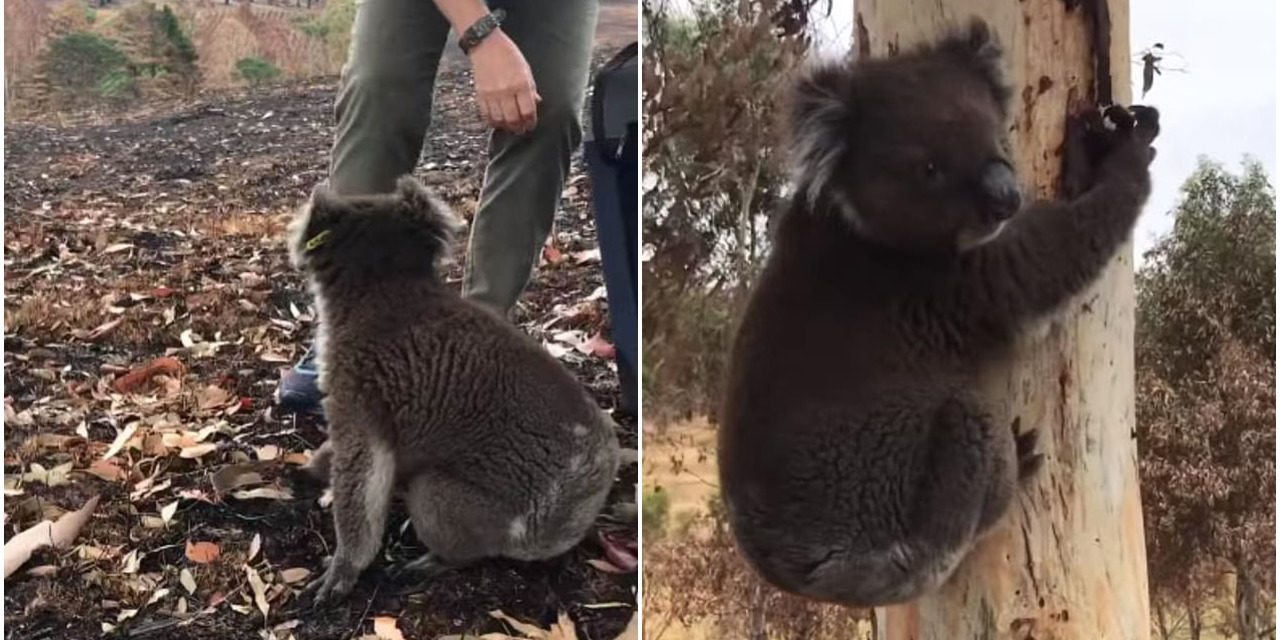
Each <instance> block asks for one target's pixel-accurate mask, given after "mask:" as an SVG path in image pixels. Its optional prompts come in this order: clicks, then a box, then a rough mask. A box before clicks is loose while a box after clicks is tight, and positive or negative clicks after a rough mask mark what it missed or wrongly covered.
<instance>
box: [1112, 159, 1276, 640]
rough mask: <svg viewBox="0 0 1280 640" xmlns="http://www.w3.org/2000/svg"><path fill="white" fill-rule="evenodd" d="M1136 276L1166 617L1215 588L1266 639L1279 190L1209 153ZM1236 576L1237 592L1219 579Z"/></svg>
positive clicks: (1142, 440) (1189, 611) (1157, 580)
mask: <svg viewBox="0 0 1280 640" xmlns="http://www.w3.org/2000/svg"><path fill="white" fill-rule="evenodd" d="M1174 216H1175V223H1174V228H1173V232H1172V233H1170V234H1169V235H1168V236H1166V237H1164V238H1163V239H1162V240H1160V241H1159V242H1158V243H1157V244H1156V246H1155V248H1153V249H1152V250H1151V251H1149V252H1148V253H1147V255H1146V264H1145V265H1144V266H1143V269H1142V270H1141V271H1140V272H1139V274H1138V280H1137V284H1138V326H1137V366H1138V403H1137V410H1138V443H1139V448H1140V451H1141V457H1140V460H1141V470H1142V498H1143V507H1144V512H1145V514H1146V521H1147V550H1148V557H1149V563H1150V579H1151V590H1152V596H1153V600H1154V601H1155V604H1156V607H1157V619H1158V620H1159V619H1161V618H1164V617H1167V616H1168V615H1169V612H1167V611H1165V610H1167V609H1171V608H1176V609H1180V610H1181V612H1180V613H1181V614H1182V615H1184V616H1186V617H1187V619H1188V627H1189V630H1190V631H1191V632H1192V636H1193V637H1196V636H1198V635H1199V627H1200V626H1201V625H1200V624H1199V618H1200V611H1201V610H1202V609H1203V608H1204V607H1205V602H1206V600H1207V599H1209V598H1211V597H1218V598H1220V597H1224V596H1231V597H1233V604H1234V606H1233V607H1231V608H1230V609H1231V610H1232V611H1233V612H1234V615H1233V616H1232V618H1233V620H1232V622H1233V625H1232V626H1233V627H1234V628H1235V630H1236V633H1237V634H1238V637H1239V638H1241V640H1255V639H1256V638H1258V637H1260V636H1259V634H1260V633H1261V632H1262V631H1263V630H1264V628H1271V627H1272V624H1273V623H1271V622H1265V624H1264V621H1266V620H1267V617H1268V616H1266V611H1265V609H1266V607H1267V602H1268V601H1269V600H1271V599H1273V598H1274V594H1273V593H1271V589H1272V588H1273V587H1272V585H1273V584H1274V583H1273V578H1274V575H1275V498H1276V496H1275V457H1274V455H1275V424H1276V423H1275V420H1276V417H1275V406H1276V405H1275V350H1276V341H1275V327H1276V289H1275V275H1276V254H1275V250H1276V247H1275V241H1276V237H1275V225H1276V213H1275V191H1274V189H1273V188H1272V186H1271V184H1270V183H1269V182H1268V180H1267V177H1266V173H1265V172H1264V171H1263V169H1262V167H1261V165H1259V164H1258V163H1257V162H1253V161H1249V162H1246V163H1245V165H1244V170H1243V171H1242V172H1241V173H1240V174H1239V175H1233V174H1231V173H1229V172H1227V171H1226V170H1225V169H1224V168H1223V167H1222V166H1220V165H1217V164H1214V163H1211V162H1209V161H1207V160H1202V161H1201V164H1200V167H1199V169H1197V170H1196V172H1195V173H1194V174H1193V175H1192V176H1191V178H1190V179H1188V180H1187V182H1186V184H1185V185H1184V186H1183V199H1182V201H1181V203H1180V204H1179V205H1178V207H1177V209H1176V210H1175V211H1174ZM1223 572H1230V573H1231V574H1233V575H1234V579H1235V580H1234V582H1235V587H1234V590H1232V591H1230V592H1227V590H1226V589H1223V588H1221V587H1222V586H1223V584H1224V581H1222V580H1217V579H1214V576H1215V574H1221V573H1223Z"/></svg>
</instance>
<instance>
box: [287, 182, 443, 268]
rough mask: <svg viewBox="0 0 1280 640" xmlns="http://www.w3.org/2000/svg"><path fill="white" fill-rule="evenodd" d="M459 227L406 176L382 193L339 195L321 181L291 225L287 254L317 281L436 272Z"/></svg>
mask: <svg viewBox="0 0 1280 640" xmlns="http://www.w3.org/2000/svg"><path fill="white" fill-rule="evenodd" d="M460 228H461V222H460V221H459V220H458V218H457V217H456V216H455V215H454V213H453V211H451V210H450V209H449V207H448V205H446V204H444V203H443V202H441V201H440V200H439V199H437V198H436V197H435V196H434V195H432V194H431V192H429V191H427V189H426V188H425V187H423V186H422V185H421V184H420V183H419V182H418V181H417V180H415V179H413V178H412V177H409V176H405V177H403V178H400V180H399V181H398V182H397V183H396V190H395V191H394V192H392V193H389V194H385V195H371V196H352V197H343V196H339V195H337V194H335V193H334V192H333V191H332V190H330V189H329V188H328V187H327V186H325V185H323V184H322V185H320V186H317V187H316V188H315V190H314V191H312V193H311V199H310V201H309V202H308V203H307V204H306V205H305V206H304V207H303V208H302V210H301V211H300V212H299V213H298V215H297V217H296V218H294V220H293V222H292V223H290V225H289V255H290V258H291V259H292V260H293V264H294V266H296V267H298V268H300V269H302V270H304V271H305V272H307V273H308V274H309V275H311V276H312V277H314V278H315V279H316V280H317V282H319V283H321V284H325V283H333V282H335V281H337V280H338V279H342V280H344V281H352V282H353V283H354V282H355V281H361V282H368V281H370V280H386V279H390V278H396V277H436V275H437V270H438V267H439V263H440V261H441V260H442V259H443V258H445V257H446V256H447V255H448V253H449V247H450V246H451V244H452V243H453V238H454V236H455V235H456V234H457V232H458V230H459V229H460Z"/></svg>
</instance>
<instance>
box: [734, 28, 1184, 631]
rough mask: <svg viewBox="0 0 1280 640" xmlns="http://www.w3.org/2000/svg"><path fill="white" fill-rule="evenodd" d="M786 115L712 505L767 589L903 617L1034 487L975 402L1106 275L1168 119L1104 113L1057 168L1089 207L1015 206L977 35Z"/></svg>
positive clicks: (1027, 440) (832, 80) (1021, 443)
mask: <svg viewBox="0 0 1280 640" xmlns="http://www.w3.org/2000/svg"><path fill="white" fill-rule="evenodd" d="M796 92H797V93H798V94H799V95H798V96H797V98H796V100H795V103H796V104H797V105H798V106H797V109H796V110H795V113H794V114H793V126H794V127H795V128H797V130H796V131H794V132H793V136H795V137H796V138H797V139H798V140H799V141H800V145H799V148H800V152H799V153H800V155H799V156H798V157H797V158H796V162H797V165H798V166H797V173H796V175H797V176H798V181H799V183H800V184H801V185H802V187H801V188H798V189H797V193H796V195H795V196H794V197H793V198H792V201H791V203H790V206H789V209H788V210H786V211H785V212H783V214H782V217H781V219H780V221H779V225H778V230H777V234H776V238H775V243H774V248H773V251H772V253H771V255H770V256H769V259H768V262H767V264H766V266H765V269H764V271H763V273H762V275H761V277H760V279H759V281H758V282H757V284H756V288H755V290H754V291H753V293H752V296H751V300H750V303H749V305H748V308H747V311H746V313H745V315H744V317H743V319H742V322H741V325H740V327H739V330H738V334H737V337H736V341H735V345H734V352H733V357H732V363H731V367H730V375H729V384H728V393H727V397H726V400H725V404H724V410H723V412H722V416H723V420H722V424H721V427H720V431H719V433H720V478H721V483H720V485H721V488H722V492H723V497H724V500H725V504H726V507H727V510H728V514H729V519H730V523H731V526H732V529H733V532H734V535H735V537H736V539H737V541H738V545H739V548H740V549H741V551H742V553H743V555H744V556H745V557H746V559H747V560H748V562H749V563H750V564H751V565H752V566H753V567H754V568H755V569H756V570H757V571H758V572H759V573H760V574H761V575H762V576H763V577H764V578H765V579H767V580H768V581H769V582H771V583H773V584H775V585H777V586H778V587H780V588H782V589H785V590H788V591H791V592H794V593H797V594H801V595H804V596H807V597H810V598H813V599H817V600H822V601H830V602H837V603H842V604H847V605H852V606H863V607H869V606H878V605H884V604H889V603H895V602H902V601H906V600H910V599H913V598H916V597H918V596H919V595H921V594H922V593H925V592H927V591H929V590H932V589H935V588H937V587H938V586H939V585H941V584H943V583H944V582H945V581H946V580H947V579H948V578H949V577H950V576H951V574H952V573H953V572H954V571H955V568H956V567H957V566H958V565H959V564H960V563H961V562H962V561H963V559H964V558H965V556H966V555H967V554H968V553H969V551H970V549H971V548H972V546H973V544H974V542H975V541H976V540H977V539H978V538H980V537H981V536H982V535H983V534H984V533H985V532H987V531H989V530H990V528H991V527H992V526H993V525H994V524H995V523H997V522H998V521H999V520H1000V518H1001V517H1002V516H1003V515H1004V514H1005V512H1006V511H1007V510H1008V508H1009V505H1010V503H1011V502H1012V499H1013V496H1014V495H1015V493H1016V490H1017V487H1018V483H1019V481H1020V480H1025V479H1028V478H1030V477H1031V476H1032V475H1033V474H1034V472H1035V471H1036V469H1037V468H1038V467H1039V465H1040V463H1041V460H1042V458H1041V456H1040V455H1039V454H1037V453H1036V450H1035V449H1036V447H1035V443H1036V431H1035V430H1034V429H1028V430H1026V431H1025V432H1024V431H1023V429H1022V428H1021V427H1020V426H1019V425H1017V423H1016V422H1015V424H1014V425H1013V426H1012V427H1010V426H1006V425H1004V424H997V423H996V422H995V421H994V420H993V419H992V417H991V416H990V415H989V414H988V412H987V410H986V409H985V408H984V407H983V406H982V404H981V403H980V402H979V400H978V399H977V398H976V397H975V394H974V391H973V389H974V387H975V380H976V378H977V376H978V374H979V373H980V372H981V371H982V370H983V369H984V368H986V367H987V366H988V365H990V364H992V363H994V362H998V361H999V360H1000V359H1002V358H1004V357H1005V356H1006V355H1007V354H1008V347H1009V346H1010V345H1011V344H1012V342H1013V340H1014V338H1015V336H1016V335H1017V334H1018V333H1019V332H1020V331H1022V330H1024V329H1026V328H1028V327H1029V326H1030V325H1031V324H1032V323H1034V322H1035V321H1037V320H1040V319H1043V318H1045V317H1046V316H1047V315H1048V314H1051V313H1053V312H1054V311H1056V310H1057V309H1059V308H1061V307H1062V306H1063V305H1064V304H1065V303H1066V302H1067V301H1068V300H1069V299H1070V298H1071V297H1072V296H1074V295H1076V294H1078V293H1080V292H1081V291H1082V290H1083V289H1084V288H1085V287H1087V286H1088V285H1089V284H1090V283H1091V282H1092V281H1093V280H1095V279H1096V278H1097V276H1098V274H1099V273H1100V272H1101V271H1102V269H1103V268H1104V267H1105V266H1106V264H1107V263H1108V262H1109V261H1110V260H1111V259H1112V258H1113V257H1114V256H1115V254H1116V251H1117V249H1118V248H1119V247H1120V245H1121V244H1122V243H1123V242H1124V241H1125V239H1126V238H1127V237H1128V235H1129V233H1130V232H1131V230H1132V228H1133V224H1134V222H1135V221H1136V219H1137V217H1138V214H1139V212H1140V211H1141V208H1142V205H1143V203H1144V202H1145V200H1146V198H1147V196H1148V193H1149V191H1150V177H1149V174H1148V168H1147V165H1148V163H1149V162H1150V159H1151V157H1152V150H1151V148H1150V143H1151V142H1152V140H1153V139H1154V138H1155V136H1156V134H1157V132H1158V129H1159V127H1158V114H1156V112H1155V111H1154V110H1152V109H1143V108H1138V107H1135V108H1134V109H1135V110H1134V113H1133V114H1132V115H1130V114H1128V112H1126V111H1124V110H1122V109H1121V110H1118V111H1109V112H1108V115H1109V116H1114V117H1116V118H1118V119H1119V120H1120V121H1121V126H1120V127H1119V128H1118V129H1116V130H1115V131H1114V132H1107V130H1106V129H1105V128H1104V127H1103V126H1102V123H1101V118H1097V117H1096V114H1095V121H1096V122H1094V126H1092V128H1091V129H1089V130H1088V135H1089V136H1090V139H1089V140H1084V141H1083V142H1082V141H1081V140H1077V139H1076V138H1072V140H1073V141H1074V142H1073V143H1072V144H1070V145H1069V146H1068V152H1069V154H1070V156H1069V157H1068V158H1067V161H1068V162H1069V163H1079V162H1085V163H1086V164H1089V165H1090V167H1094V168H1096V171H1095V170H1094V169H1089V170H1087V171H1083V172H1076V173H1075V175H1085V174H1090V176H1089V178H1088V180H1085V181H1084V182H1083V183H1081V184H1084V185H1085V187H1086V188H1084V189H1082V190H1081V191H1080V192H1077V193H1074V194H1073V196H1075V197H1074V199H1073V200H1071V201H1069V202H1037V203H1032V204H1030V205H1027V206H1022V201H1021V198H1020V195H1019V193H1018V190H1017V189H1016V188H1015V187H1016V184H1015V183H1016V181H1015V180H1014V178H1013V176H1012V174H1011V173H1010V172H1009V171H1008V165H1009V160H1008V157H1007V152H1006V148H1007V143H1006V141H1005V140H1004V136H1005V132H1006V130H1007V128H1006V124H1005V120H1006V118H1007V114H1006V107H1005V101H1006V100H1007V99H1008V95H1009V91H1008V88H1007V87H1005V85H1004V84H1003V80H1002V79H1001V78H1000V76H999V48H998V46H997V45H996V44H995V42H994V41H993V40H992V38H991V34H990V32H989V30H988V29H987V27H986V25H984V24H981V23H978V22H975V23H974V24H972V25H970V26H969V27H968V28H967V29H965V30H962V31H959V32H956V33H954V34H953V35H951V36H949V37H947V38H945V39H943V40H942V41H940V42H939V43H937V44H934V45H932V46H928V47H925V48H922V49H920V50H917V51H914V52H907V53H904V54H903V55H900V56H898V57H895V58H890V59H881V60H870V61H865V62H861V63H858V64H857V65H854V66H847V65H828V66H824V67H820V68H818V70H816V71H813V72H810V73H809V74H808V75H807V76H806V77H805V78H804V79H803V80H802V81H801V82H800V83H799V85H798V86H797V89H796ZM837 102H839V103H840V104H837ZM836 113H839V114H842V115H840V116H839V117H836V116H833V114H836ZM1135 116H1136V118H1135ZM1082 135H1084V134H1082V133H1081V132H1080V130H1076V129H1073V136H1082ZM1077 142H1079V143H1080V144H1076V143H1077ZM1088 143H1092V146H1090V144H1088ZM824 145H825V147H824ZM1082 149H1084V150H1086V151H1092V152H1094V153H1093V155H1092V156H1090V155H1089V154H1088V153H1084V152H1082V151H1081V150H1082ZM1077 152H1079V153H1077ZM1069 166H1070V165H1069ZM1011 181H1012V182H1011ZM814 190H816V192H815V191H814ZM1019 207H1021V210H1020V211H1018V208H1019ZM850 212H852V213H854V214H855V216H856V219H850V217H849V213H850Z"/></svg>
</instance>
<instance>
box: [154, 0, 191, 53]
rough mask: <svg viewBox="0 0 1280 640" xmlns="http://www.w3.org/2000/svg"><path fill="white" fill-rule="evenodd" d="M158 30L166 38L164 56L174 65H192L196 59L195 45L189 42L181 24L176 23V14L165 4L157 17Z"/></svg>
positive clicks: (189, 39)
mask: <svg viewBox="0 0 1280 640" xmlns="http://www.w3.org/2000/svg"><path fill="white" fill-rule="evenodd" d="M157 22H158V25H157V26H158V27H159V29H160V32H161V33H163V34H164V37H165V40H166V49H167V50H166V52H165V53H166V57H167V58H168V59H169V60H170V61H171V62H172V63H173V64H175V65H178V66H182V67H187V66H194V65H195V63H196V59H197V58H198V57H199V56H197V55H196V46H195V45H194V44H192V43H191V38H189V37H187V34H186V33H184V32H183V31H182V25H181V24H179V23H178V16H176V15H174V13H173V10H172V9H170V8H169V6H168V5H165V7H164V9H163V10H161V11H160V15H159V16H158V17H157Z"/></svg>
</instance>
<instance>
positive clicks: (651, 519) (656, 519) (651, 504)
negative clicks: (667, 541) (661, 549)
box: [642, 487, 671, 542]
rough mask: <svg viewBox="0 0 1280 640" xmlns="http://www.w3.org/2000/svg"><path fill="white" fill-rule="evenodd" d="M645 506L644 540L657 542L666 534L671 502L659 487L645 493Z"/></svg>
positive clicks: (643, 514)
mask: <svg viewBox="0 0 1280 640" xmlns="http://www.w3.org/2000/svg"><path fill="white" fill-rule="evenodd" d="M643 505H644V506H643V511H642V517H643V522H644V539H645V540H646V541H651V542H657V541H658V540H660V539H662V537H663V536H664V535H665V534H666V531H667V515H668V511H669V510H670V508H671V502H670V500H669V499H668V498H667V493H666V492H665V491H663V490H662V487H657V488H655V489H654V490H652V491H646V492H645V493H644V500H643Z"/></svg>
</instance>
